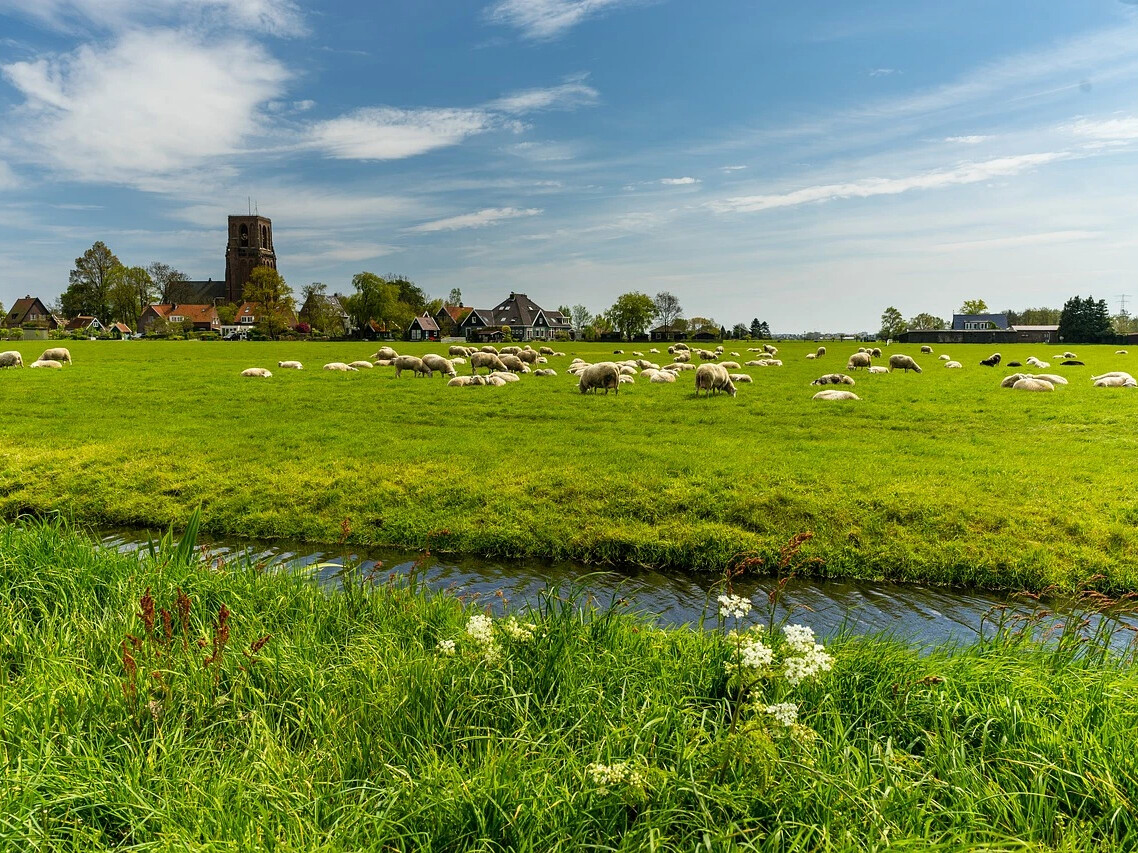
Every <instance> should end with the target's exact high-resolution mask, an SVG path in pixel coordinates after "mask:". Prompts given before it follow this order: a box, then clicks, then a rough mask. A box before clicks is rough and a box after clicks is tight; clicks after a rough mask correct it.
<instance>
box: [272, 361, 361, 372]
mask: <svg viewBox="0 0 1138 853" xmlns="http://www.w3.org/2000/svg"><path fill="white" fill-rule="evenodd" d="M368 366H369V367H370V366H371V365H368ZM277 367H279V368H281V369H282V370H304V365H303V364H301V363H300V362H299V361H278V362H277Z"/></svg>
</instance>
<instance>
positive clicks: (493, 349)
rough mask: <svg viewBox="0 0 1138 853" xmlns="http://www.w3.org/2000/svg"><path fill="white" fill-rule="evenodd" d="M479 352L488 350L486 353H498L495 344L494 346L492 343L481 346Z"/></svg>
mask: <svg viewBox="0 0 1138 853" xmlns="http://www.w3.org/2000/svg"><path fill="white" fill-rule="evenodd" d="M479 352H488V353H491V354H493V355H497V354H498V348H497V347H496V346H494V345H493V344H486V346H484V347H482V348H481V349H480V350H479Z"/></svg>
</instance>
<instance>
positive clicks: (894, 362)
mask: <svg viewBox="0 0 1138 853" xmlns="http://www.w3.org/2000/svg"><path fill="white" fill-rule="evenodd" d="M894 369H897V370H904V371H906V372H908V371H910V370H915V371H916V372H917V373H920V372H921V368H920V365H918V364H917V363H916V362H915V361H913V359H912V358H911V357H910V356H907V355H902V354H901V353H894V354H893V355H891V356H889V372H890V373H892V372H893V371H894Z"/></svg>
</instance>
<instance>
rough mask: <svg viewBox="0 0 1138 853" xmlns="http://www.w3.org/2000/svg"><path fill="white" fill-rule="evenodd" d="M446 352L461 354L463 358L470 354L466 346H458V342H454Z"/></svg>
mask: <svg viewBox="0 0 1138 853" xmlns="http://www.w3.org/2000/svg"><path fill="white" fill-rule="evenodd" d="M447 354H448V355H461V356H463V357H464V358H465V357H466V356H468V355H469V354H470V350H469V349H467V348H466V347H463V346H459V345H458V344H455V345H454V346H452V347H451V348H450V349H449V350H447Z"/></svg>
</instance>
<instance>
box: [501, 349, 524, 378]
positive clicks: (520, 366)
mask: <svg viewBox="0 0 1138 853" xmlns="http://www.w3.org/2000/svg"><path fill="white" fill-rule="evenodd" d="M498 360H499V361H500V362H501V363H502V365H503V366H504V367H505V368H506V370H508V371H510V372H511V373H523V372H524V371H525V369H526V365H525V362H523V361H522V360H521V359H520V358H519V357H518V356H517V355H515V354H514V353H511V352H506V353H502V354H501V355H500V356H498Z"/></svg>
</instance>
